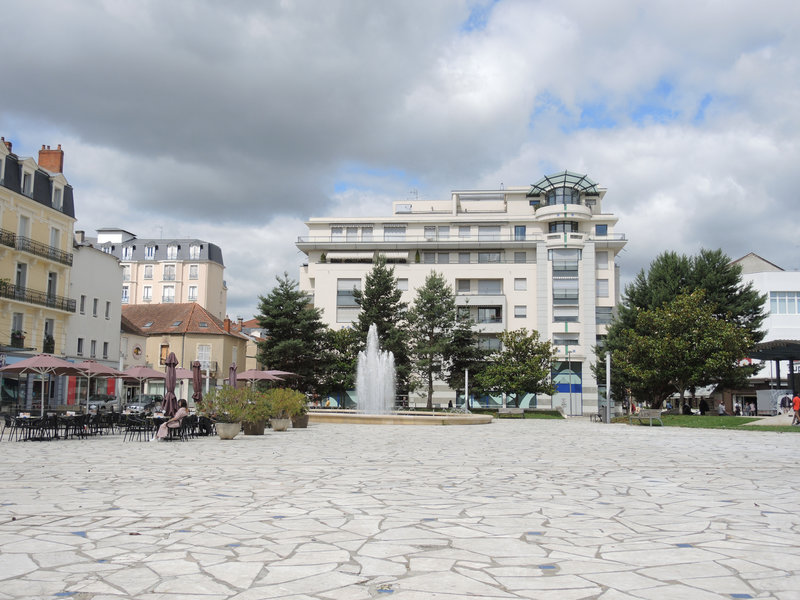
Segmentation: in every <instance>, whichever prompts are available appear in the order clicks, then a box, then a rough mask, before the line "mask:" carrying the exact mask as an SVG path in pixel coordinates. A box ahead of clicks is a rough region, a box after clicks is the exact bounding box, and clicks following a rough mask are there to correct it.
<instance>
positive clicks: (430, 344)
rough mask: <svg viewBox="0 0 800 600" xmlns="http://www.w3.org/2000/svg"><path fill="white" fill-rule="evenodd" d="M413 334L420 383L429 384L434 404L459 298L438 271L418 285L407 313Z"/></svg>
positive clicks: (428, 392)
mask: <svg viewBox="0 0 800 600" xmlns="http://www.w3.org/2000/svg"><path fill="white" fill-rule="evenodd" d="M408 321H409V329H410V334H411V353H412V355H413V357H414V364H413V366H412V372H413V375H414V376H416V383H417V385H421V386H424V387H426V388H427V395H428V402H427V407H428V408H429V409H432V408H433V381H434V379H437V378H441V376H442V374H443V373H444V372H445V368H446V365H447V364H448V362H449V359H450V352H451V351H452V347H453V346H452V332H453V328H454V327H455V324H456V301H455V296H454V295H453V290H452V288H451V287H450V286H449V285H448V284H447V281H445V279H444V277H443V276H442V275H440V274H439V273H437V272H436V271H431V273H430V274H429V275H428V276H427V277H426V278H425V284H424V285H423V286H422V287H420V288H419V289H417V296H416V298H415V299H414V304H413V306H412V307H411V310H410V311H409V313H408Z"/></svg>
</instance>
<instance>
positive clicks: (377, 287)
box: [353, 255, 411, 393]
mask: <svg viewBox="0 0 800 600" xmlns="http://www.w3.org/2000/svg"><path fill="white" fill-rule="evenodd" d="M402 295H403V292H402V291H400V289H399V288H398V287H397V279H396V278H395V276H394V268H393V267H391V268H390V267H387V266H386V258H385V257H384V256H382V255H378V258H377V259H376V261H375V265H374V266H373V267H372V270H371V271H370V272H369V273H368V274H367V276H366V278H365V281H364V289H363V290H358V289H356V290H354V291H353V298H354V299H355V302H356V304H357V305H358V306H359V307H361V312H360V313H359V314H358V321H357V322H356V323H354V328H355V329H356V331H358V334H359V339H360V341H361V347H362V348H363V347H364V346H365V345H366V343H367V333H368V332H369V327H370V325H372V324H373V323H375V325H376V327H377V328H378V339H379V340H380V344H381V349H382V350H388V351H389V352H391V353H392V354H394V364H395V370H396V382H397V390H398V392H399V393H403V392H406V391H407V390H408V379H409V374H410V371H411V360H410V358H409V352H408V327H407V321H406V316H407V312H408V306H407V304H406V303H405V302H403V301H402V300H401V298H402Z"/></svg>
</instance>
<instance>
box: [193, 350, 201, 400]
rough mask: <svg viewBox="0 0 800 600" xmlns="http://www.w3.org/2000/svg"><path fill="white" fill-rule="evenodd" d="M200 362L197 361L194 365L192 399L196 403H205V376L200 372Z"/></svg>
mask: <svg viewBox="0 0 800 600" xmlns="http://www.w3.org/2000/svg"><path fill="white" fill-rule="evenodd" d="M200 367H201V365H200V361H198V360H196V361H194V362H193V363H192V389H194V392H193V393H192V399H193V400H194V401H195V402H202V401H203V374H202V373H201V372H200Z"/></svg>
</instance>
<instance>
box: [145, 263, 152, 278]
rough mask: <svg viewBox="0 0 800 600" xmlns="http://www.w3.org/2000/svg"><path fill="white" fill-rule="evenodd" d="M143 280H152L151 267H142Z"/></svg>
mask: <svg viewBox="0 0 800 600" xmlns="http://www.w3.org/2000/svg"><path fill="white" fill-rule="evenodd" d="M144 278H145V279H152V278H153V265H145V266H144Z"/></svg>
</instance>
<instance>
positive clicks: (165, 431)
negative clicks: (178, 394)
mask: <svg viewBox="0 0 800 600" xmlns="http://www.w3.org/2000/svg"><path fill="white" fill-rule="evenodd" d="M188 414H189V408H188V405H187V404H186V400H181V401H180V404H179V405H178V411H177V412H176V413H175V414H174V415H173V416H172V418H170V419H169V420H168V421H165V422H164V423H162V424H161V426H160V427H159V428H158V432H157V433H156V435H155V437H154V438H153V439H152V440H150V441H151V442H155V441H156V440H159V441H160V440H163V439H164V438H165V437H167V435H169V430H170V429H177V428H178V427H180V426H181V421H183V418H184V417H186V416H188Z"/></svg>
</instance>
